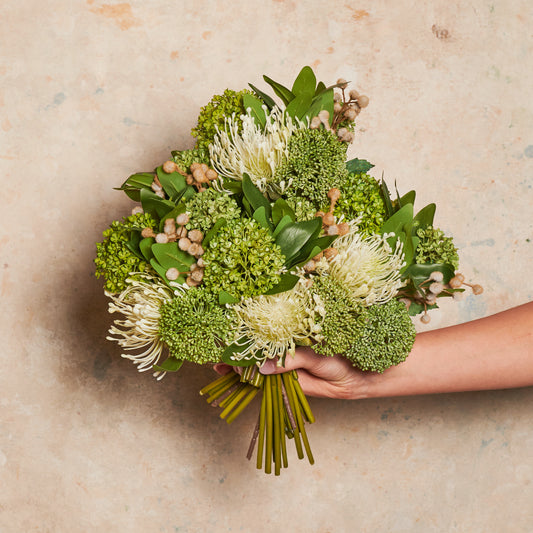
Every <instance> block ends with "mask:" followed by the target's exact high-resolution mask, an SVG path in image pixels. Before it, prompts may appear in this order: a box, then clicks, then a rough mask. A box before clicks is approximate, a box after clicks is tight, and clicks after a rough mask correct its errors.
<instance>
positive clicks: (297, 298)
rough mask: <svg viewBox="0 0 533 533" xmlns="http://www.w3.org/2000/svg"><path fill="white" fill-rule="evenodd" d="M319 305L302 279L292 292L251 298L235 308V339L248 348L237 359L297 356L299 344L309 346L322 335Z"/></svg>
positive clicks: (237, 355) (262, 359)
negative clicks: (295, 354)
mask: <svg viewBox="0 0 533 533" xmlns="http://www.w3.org/2000/svg"><path fill="white" fill-rule="evenodd" d="M316 307H317V304H316V303H315V301H314V300H313V297H312V295H311V294H310V292H309V291H308V289H307V288H306V287H305V282H304V281H303V280H302V281H301V282H299V283H298V284H297V285H296V287H294V288H293V289H292V290H290V291H285V292H282V293H279V294H274V295H270V296H265V295H262V296H257V297H255V298H248V299H246V300H243V301H242V302H240V303H239V304H236V305H234V306H232V308H233V311H234V312H235V314H236V315H237V323H238V327H237V331H236V334H235V336H236V338H237V339H242V338H245V339H246V341H244V345H245V346H246V347H245V349H244V350H243V351H242V352H240V353H238V354H237V353H236V354H235V355H234V357H236V358H237V357H238V358H239V359H250V358H252V357H255V358H257V359H259V360H261V361H265V360H266V359H273V358H274V357H281V358H284V357H285V355H286V354H287V353H289V354H292V355H294V350H295V348H296V345H297V344H300V345H301V344H304V345H305V344H310V343H311V340H312V338H316V337H317V336H319V334H320V326H319V324H318V323H317V321H316V320H315V317H316V316H317V309H316Z"/></svg>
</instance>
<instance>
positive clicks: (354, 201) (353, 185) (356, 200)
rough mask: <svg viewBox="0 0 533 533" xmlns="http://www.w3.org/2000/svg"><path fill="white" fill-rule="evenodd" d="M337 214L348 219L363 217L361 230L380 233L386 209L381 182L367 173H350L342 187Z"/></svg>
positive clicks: (336, 208)
mask: <svg viewBox="0 0 533 533" xmlns="http://www.w3.org/2000/svg"><path fill="white" fill-rule="evenodd" d="M340 190H341V196H340V198H339V200H338V201H337V204H336V205H335V215H337V216H339V215H341V214H343V215H344V216H345V218H346V219H347V220H352V219H354V218H357V217H362V220H361V222H360V224H359V231H360V232H361V233H363V234H364V235H372V234H374V233H379V230H380V229H381V226H382V225H383V223H384V222H385V216H386V210H385V203H384V201H383V197H382V196H381V190H380V186H379V183H378V182H377V180H375V179H374V178H373V177H372V176H369V175H368V174H365V173H360V174H348V176H347V178H346V179H345V180H344V182H343V183H342V186H341V188H340Z"/></svg>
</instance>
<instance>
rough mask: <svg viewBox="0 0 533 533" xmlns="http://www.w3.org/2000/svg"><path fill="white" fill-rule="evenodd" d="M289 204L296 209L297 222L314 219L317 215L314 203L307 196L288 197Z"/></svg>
mask: <svg viewBox="0 0 533 533" xmlns="http://www.w3.org/2000/svg"><path fill="white" fill-rule="evenodd" d="M287 204H288V205H289V207H290V208H291V209H292V210H293V211H294V216H295V217H296V221H297V222H303V221H304V220H312V219H313V218H315V216H316V211H317V210H316V209H315V208H314V206H313V204H312V203H311V202H310V201H309V200H306V199H305V198H298V197H297V196H293V197H292V198H287Z"/></svg>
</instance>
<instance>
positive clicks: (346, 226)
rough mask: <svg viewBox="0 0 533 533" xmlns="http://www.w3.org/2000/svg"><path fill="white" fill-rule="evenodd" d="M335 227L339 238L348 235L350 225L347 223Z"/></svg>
mask: <svg viewBox="0 0 533 533" xmlns="http://www.w3.org/2000/svg"><path fill="white" fill-rule="evenodd" d="M337 227H338V228H339V235H340V236H341V237H342V236H343V235H348V233H350V224H348V223H347V222H341V223H340V224H337Z"/></svg>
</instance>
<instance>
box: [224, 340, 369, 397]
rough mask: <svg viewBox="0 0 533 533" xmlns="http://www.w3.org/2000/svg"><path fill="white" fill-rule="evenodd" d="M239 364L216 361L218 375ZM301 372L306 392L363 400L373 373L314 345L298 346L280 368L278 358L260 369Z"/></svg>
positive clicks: (303, 387) (261, 370) (300, 377)
mask: <svg viewBox="0 0 533 533" xmlns="http://www.w3.org/2000/svg"><path fill="white" fill-rule="evenodd" d="M235 368H238V367H231V366H230V365H225V364H217V365H215V370H216V371H217V372H218V373H219V374H227V373H228V372H229V371H230V370H232V369H235ZM291 370H297V371H298V379H299V382H300V385H301V387H302V390H303V391H304V393H305V394H306V395H309V396H316V397H319V398H339V399H345V400H347V399H360V398H366V397H367V395H368V385H369V382H370V380H371V379H372V376H373V373H372V372H361V371H360V370H357V369H356V368H354V367H353V366H352V364H351V363H350V362H349V361H348V360H347V359H345V358H344V357H340V356H334V357H325V356H323V355H318V354H317V353H315V352H314V351H313V350H312V349H311V348H307V347H301V348H297V349H296V354H295V356H294V357H291V356H287V357H286V359H285V366H284V367H283V366H282V367H278V366H277V362H276V361H275V360H269V361H266V363H265V364H264V365H263V366H262V367H261V368H260V370H259V371H260V372H261V373H262V374H281V373H283V372H289V371H291Z"/></svg>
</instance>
